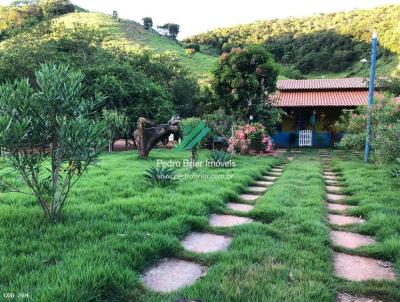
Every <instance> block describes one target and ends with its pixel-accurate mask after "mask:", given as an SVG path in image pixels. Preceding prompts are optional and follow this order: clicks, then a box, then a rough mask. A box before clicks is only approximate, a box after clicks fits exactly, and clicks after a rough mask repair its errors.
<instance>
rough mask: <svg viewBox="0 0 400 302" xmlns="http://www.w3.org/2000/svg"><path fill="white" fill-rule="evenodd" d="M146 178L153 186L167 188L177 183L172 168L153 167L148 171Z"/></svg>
mask: <svg viewBox="0 0 400 302" xmlns="http://www.w3.org/2000/svg"><path fill="white" fill-rule="evenodd" d="M145 178H146V179H147V180H148V181H149V182H150V183H151V184H153V185H160V186H166V185H170V184H172V183H173V182H175V181H176V174H175V170H174V169H172V168H168V167H151V168H149V169H147V170H146V174H145Z"/></svg>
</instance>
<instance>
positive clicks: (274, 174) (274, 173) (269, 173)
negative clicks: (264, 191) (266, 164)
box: [267, 172, 282, 177]
mask: <svg viewBox="0 0 400 302" xmlns="http://www.w3.org/2000/svg"><path fill="white" fill-rule="evenodd" d="M267 173H268V175H270V176H278V177H279V176H281V175H282V173H281V172H267Z"/></svg>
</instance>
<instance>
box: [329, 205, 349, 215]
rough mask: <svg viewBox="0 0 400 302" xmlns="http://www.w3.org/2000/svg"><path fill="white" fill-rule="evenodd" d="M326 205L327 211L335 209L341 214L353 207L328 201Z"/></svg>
mask: <svg viewBox="0 0 400 302" xmlns="http://www.w3.org/2000/svg"><path fill="white" fill-rule="evenodd" d="M327 207H328V210H329V211H336V212H340V213H341V214H343V213H345V212H346V211H347V210H350V209H353V208H355V207H353V206H348V205H345V204H338V203H328V206H327Z"/></svg>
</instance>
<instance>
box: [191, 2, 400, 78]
mask: <svg viewBox="0 0 400 302" xmlns="http://www.w3.org/2000/svg"><path fill="white" fill-rule="evenodd" d="M399 20H400V5H388V6H382V7H378V8H374V9H370V10H354V11H350V12H339V13H332V14H326V15H324V14H320V15H315V16H311V17H304V18H288V19H275V20H266V21H257V22H254V23H250V24H243V25H237V26H233V27H227V28H218V29H215V30H211V31H208V32H205V33H202V34H199V35H195V36H193V37H191V38H189V39H187V40H186V42H191V43H199V44H202V45H207V46H209V47H213V48H214V49H216V51H219V52H222V51H226V50H229V49H230V48H232V47H236V46H242V45H246V44H265V45H266V46H267V47H268V48H269V49H270V50H271V52H272V53H273V55H274V57H275V59H276V60H277V61H278V62H279V63H280V64H282V65H284V66H285V67H284V68H283V72H284V73H285V74H286V75H287V76H289V77H292V76H293V77H295V76H301V75H302V76H305V77H323V76H342V77H345V76H356V75H362V76H364V75H366V74H367V73H368V66H367V65H362V64H360V63H359V61H360V59H362V58H369V52H370V45H369V41H370V37H371V32H372V31H377V32H378V35H379V41H380V49H379V61H378V74H381V75H388V74H391V73H393V72H394V71H395V70H396V66H397V64H398V57H399V55H400V22H399Z"/></svg>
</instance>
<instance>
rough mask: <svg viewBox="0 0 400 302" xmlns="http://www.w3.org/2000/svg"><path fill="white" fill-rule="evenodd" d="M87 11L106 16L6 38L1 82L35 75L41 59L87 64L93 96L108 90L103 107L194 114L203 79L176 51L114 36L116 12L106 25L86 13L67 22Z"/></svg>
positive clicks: (133, 116) (161, 116)
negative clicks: (99, 24) (193, 73)
mask: <svg viewBox="0 0 400 302" xmlns="http://www.w3.org/2000/svg"><path fill="white" fill-rule="evenodd" d="M86 15H88V16H92V17H94V16H98V17H101V16H99V15H92V14H76V15H72V16H68V18H67V17H66V18H64V19H61V20H59V21H57V22H56V21H53V22H51V23H44V24H41V25H39V26H36V27H35V28H34V29H32V30H30V31H28V32H26V33H23V34H20V35H17V36H15V37H13V38H11V39H8V40H7V41H4V42H3V43H1V44H0V56H1V58H2V64H1V66H0V82H4V81H5V80H14V79H16V78H18V77H20V76H22V77H28V78H30V79H31V80H33V79H34V70H36V69H37V68H38V67H39V66H40V64H42V63H45V62H54V63H65V64H68V65H70V66H73V67H76V68H79V69H81V70H82V72H83V73H84V75H85V80H84V81H85V85H86V86H87V90H86V95H87V96H92V95H94V94H95V93H96V92H101V93H102V94H104V95H106V96H107V100H106V102H105V103H104V104H103V108H106V109H116V110H119V111H122V110H123V111H124V112H125V114H126V115H127V117H128V119H129V122H130V123H131V124H134V123H135V122H136V120H137V119H138V117H139V116H145V117H147V118H149V119H152V120H153V121H155V122H164V121H165V120H167V119H169V118H170V117H171V116H172V115H173V114H174V113H175V112H177V113H179V114H181V115H182V116H189V115H193V114H194V113H195V111H196V110H198V105H197V102H198V100H199V88H198V85H197V83H196V81H195V80H194V79H193V78H192V77H191V76H190V74H189V72H188V71H187V70H186V69H185V68H183V67H182V66H181V65H180V64H179V63H178V62H177V61H176V60H175V56H173V55H171V54H168V53H164V54H158V53H156V52H155V51H153V50H151V49H149V48H146V47H143V46H140V45H136V44H132V43H129V42H127V41H126V40H122V39H120V38H114V36H113V33H112V32H111V31H109V29H110V28H112V26H117V24H116V23H115V21H113V20H112V19H111V17H105V16H103V17H101V22H103V24H104V27H101V28H99V27H97V26H95V25H90V22H89V20H92V19H87V18H86V17H85V19H84V21H83V22H82V23H76V22H75V21H76V20H82V19H75V18H73V19H72V21H71V23H64V22H62V21H64V20H65V21H67V20H70V18H72V17H73V16H76V17H77V16H82V17H84V16H86ZM106 20H107V22H109V23H110V24H105V22H106ZM92 22H93V23H95V24H97V22H99V21H98V20H97V19H93V20H92ZM104 28H106V30H104ZM16 62H18V64H16ZM100 111H101V110H100ZM100 111H99V113H100Z"/></svg>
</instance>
